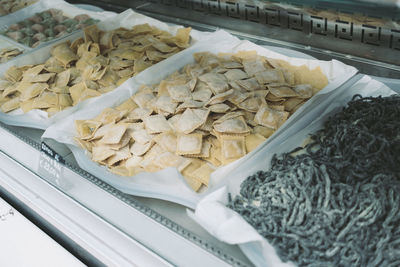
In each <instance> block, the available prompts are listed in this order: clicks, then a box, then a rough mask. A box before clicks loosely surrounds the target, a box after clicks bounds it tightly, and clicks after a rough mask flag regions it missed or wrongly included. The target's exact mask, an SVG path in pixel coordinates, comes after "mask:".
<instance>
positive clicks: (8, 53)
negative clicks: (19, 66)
mask: <svg viewBox="0 0 400 267" xmlns="http://www.w3.org/2000/svg"><path fill="white" fill-rule="evenodd" d="M22 52H23V50H20V49H18V48H14V47H10V48H3V49H1V50H0V63H4V62H7V61H9V60H10V59H12V58H14V57H16V56H19V55H20V54H22Z"/></svg>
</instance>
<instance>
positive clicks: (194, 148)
mask: <svg viewBox="0 0 400 267" xmlns="http://www.w3.org/2000/svg"><path fill="white" fill-rule="evenodd" d="M202 142H203V136H202V135H201V134H198V133H192V134H178V139H177V146H176V154H178V155H188V154H199V153H200V152H201V147H202Z"/></svg>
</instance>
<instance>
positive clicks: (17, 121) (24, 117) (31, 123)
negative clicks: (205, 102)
mask: <svg viewBox="0 0 400 267" xmlns="http://www.w3.org/2000/svg"><path fill="white" fill-rule="evenodd" d="M143 23H148V24H150V25H152V26H155V27H157V28H159V29H162V30H165V31H168V32H169V33H171V34H173V35H175V34H176V31H177V30H178V29H179V28H182V26H168V25H167V24H166V23H163V22H161V21H159V20H156V19H153V18H150V17H147V16H144V15H141V14H139V13H136V12H134V11H132V10H131V9H128V10H126V11H124V12H122V13H121V14H118V15H117V16H114V17H112V18H109V19H107V20H104V21H102V22H99V23H98V24H97V25H98V27H99V28H100V29H102V30H105V31H110V30H113V29H116V28H119V27H126V28H132V27H133V26H134V25H138V24H143ZM209 35H210V33H206V32H205V33H202V32H199V31H196V30H192V32H191V37H192V43H196V42H197V41H198V40H199V39H201V38H208V36H209ZM81 36H83V32H82V31H79V32H76V33H74V34H72V35H69V36H67V37H65V38H62V39H60V40H58V41H57V42H54V43H52V45H51V46H45V47H42V48H39V49H37V50H33V51H31V52H29V53H26V54H24V55H22V56H20V57H17V58H15V59H12V60H10V61H8V62H6V63H4V64H0V77H2V76H3V75H4V73H5V72H6V71H7V70H8V68H10V67H11V66H23V65H28V64H40V63H43V62H45V61H46V60H47V59H48V58H49V57H50V51H51V48H52V47H53V46H54V45H56V44H59V43H62V42H65V41H67V40H71V41H72V40H75V39H77V38H79V37H81ZM125 83H128V84H129V80H128V81H126V82H125ZM124 90H125V89H124V86H119V87H118V88H116V89H114V90H113V91H112V92H109V93H106V94H104V96H105V97H106V98H107V99H108V98H109V97H111V96H112V95H114V94H115V92H120V91H124ZM117 95H118V93H117ZM96 99H97V97H94V98H90V99H87V100H85V101H82V102H80V103H78V104H77V105H76V106H73V107H69V108H67V109H65V110H62V111H60V112H58V113H56V114H55V115H54V116H52V117H50V118H49V117H48V116H47V112H45V111H42V110H37V109H36V110H31V111H29V112H27V113H25V114H24V113H23V112H22V110H21V109H18V110H15V111H12V112H10V113H4V112H0V121H2V122H4V123H6V124H10V125H15V126H24V127H32V128H39V129H46V128H47V127H48V126H50V125H51V124H53V123H55V122H56V121H59V120H61V119H63V118H65V117H66V116H68V115H70V114H72V113H73V112H75V111H76V110H79V109H81V108H83V107H84V106H88V107H91V106H92V105H93V103H94V101H95V100H96Z"/></svg>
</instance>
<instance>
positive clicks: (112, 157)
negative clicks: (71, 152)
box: [75, 51, 328, 191]
mask: <svg viewBox="0 0 400 267" xmlns="http://www.w3.org/2000/svg"><path fill="white" fill-rule="evenodd" d="M194 58H195V60H196V63H195V64H189V65H186V66H185V67H184V68H183V69H182V70H181V71H177V72H175V73H173V74H172V75H170V76H169V77H167V78H166V79H165V80H163V81H161V83H159V84H156V85H151V86H147V85H143V86H142V87H141V88H139V90H138V91H137V92H136V94H134V95H133V96H131V97H130V98H129V99H128V100H127V101H126V102H124V103H123V104H121V105H120V106H118V107H116V108H106V109H105V110H103V112H102V113H101V114H99V115H98V116H97V117H95V118H93V119H90V120H77V121H75V125H76V129H77V133H78V136H77V137H76V138H75V140H76V142H78V143H79V144H80V145H81V146H82V147H83V148H85V149H87V150H88V151H90V152H91V158H92V160H93V161H95V162H98V163H100V164H102V165H106V166H107V167H108V168H109V170H110V171H111V172H113V173H116V174H119V175H123V176H133V175H135V174H137V173H140V172H156V171H160V170H162V169H165V168H168V167H174V168H176V169H177V170H178V171H179V172H180V173H181V174H182V175H183V176H184V177H185V179H186V181H187V182H188V184H189V185H190V186H191V187H192V189H193V190H195V191H198V190H199V189H200V188H201V187H202V186H203V185H204V186H208V183H209V179H210V175H211V173H212V172H213V171H214V170H215V169H216V168H217V167H219V166H221V165H226V164H229V163H231V162H233V161H235V160H237V159H239V158H241V157H243V156H245V155H246V154H247V153H249V152H251V151H252V150H254V149H255V148H256V147H257V146H258V145H260V144H261V143H263V142H264V141H265V140H266V139H267V138H268V137H269V136H270V135H271V134H272V133H273V132H274V131H276V130H277V129H278V128H279V127H280V126H281V125H282V124H283V123H284V122H285V121H286V120H287V118H288V117H289V116H290V115H291V114H293V113H294V112H295V111H296V110H297V109H298V108H299V107H300V106H301V105H302V104H303V103H304V102H305V101H307V100H308V99H309V98H311V97H312V96H313V95H314V94H315V93H316V92H318V91H319V90H320V89H322V88H323V87H325V86H326V84H327V83H328V81H327V79H326V77H325V76H324V74H323V73H322V71H321V70H320V68H319V67H318V68H316V69H314V70H309V69H308V68H306V67H305V66H301V67H295V66H291V65H289V64H288V63H287V62H284V61H280V60H273V59H268V58H265V57H262V56H258V55H257V53H256V52H255V51H242V52H238V53H236V54H226V53H225V54H220V55H218V56H217V55H214V54H211V53H208V52H207V53H197V54H194ZM305 81H309V82H310V83H304V82H305Z"/></svg>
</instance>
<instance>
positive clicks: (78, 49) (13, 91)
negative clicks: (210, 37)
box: [0, 24, 191, 116]
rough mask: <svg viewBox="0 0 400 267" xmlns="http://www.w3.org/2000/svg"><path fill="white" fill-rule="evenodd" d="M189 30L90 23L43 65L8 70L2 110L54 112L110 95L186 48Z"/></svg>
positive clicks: (3, 84) (54, 50)
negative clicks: (107, 28)
mask: <svg viewBox="0 0 400 267" xmlns="http://www.w3.org/2000/svg"><path fill="white" fill-rule="evenodd" d="M190 31H191V29H190V28H182V29H178V30H177V34H176V35H175V36H173V35H171V34H170V33H168V32H166V31H163V30H160V29H158V28H156V27H153V26H150V25H149V24H140V25H136V26H134V27H133V28H131V29H125V28H118V29H116V30H112V31H102V30H99V29H98V28H97V26H96V25H92V26H90V27H87V28H85V30H84V37H83V38H79V39H76V40H75V41H73V42H72V43H71V42H64V43H61V44H58V45H56V46H54V47H53V48H52V50H51V57H50V58H49V59H48V60H47V61H46V62H44V63H43V64H36V65H26V66H21V67H15V66H13V67H11V68H9V69H8V70H7V71H6V72H5V74H4V77H3V79H2V80H1V81H0V91H1V97H0V104H1V110H2V111H3V112H10V111H13V110H15V109H19V108H21V109H22V111H23V112H25V113H26V112H28V111H30V110H33V109H41V110H43V111H46V112H47V113H48V114H49V115H50V116H51V115H53V114H55V113H57V112H59V111H61V110H63V109H65V108H67V107H70V106H74V105H76V104H77V103H79V102H81V101H83V100H85V99H88V98H91V97H96V96H99V95H101V94H104V93H107V92H109V91H111V90H113V89H115V88H116V87H117V86H118V85H120V84H122V83H123V82H124V81H125V80H127V79H128V78H130V77H132V76H134V75H136V74H137V73H139V72H140V71H143V70H144V69H146V68H148V67H150V66H152V65H153V64H156V63H157V62H159V61H162V60H164V59H165V58H168V57H170V56H172V55H174V54H175V53H177V52H179V51H181V50H183V49H184V48H186V47H187V46H188V45H189V40H190V36H189V34H190Z"/></svg>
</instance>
